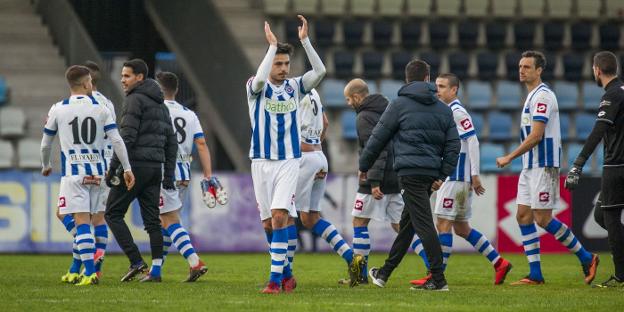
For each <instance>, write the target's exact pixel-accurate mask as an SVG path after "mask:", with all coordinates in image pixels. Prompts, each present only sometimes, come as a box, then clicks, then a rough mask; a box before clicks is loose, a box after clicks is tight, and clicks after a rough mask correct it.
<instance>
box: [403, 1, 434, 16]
mask: <svg viewBox="0 0 624 312" xmlns="http://www.w3.org/2000/svg"><path fill="white" fill-rule="evenodd" d="M432 2H433V0H407V14H408V15H411V16H429V15H431V4H432Z"/></svg>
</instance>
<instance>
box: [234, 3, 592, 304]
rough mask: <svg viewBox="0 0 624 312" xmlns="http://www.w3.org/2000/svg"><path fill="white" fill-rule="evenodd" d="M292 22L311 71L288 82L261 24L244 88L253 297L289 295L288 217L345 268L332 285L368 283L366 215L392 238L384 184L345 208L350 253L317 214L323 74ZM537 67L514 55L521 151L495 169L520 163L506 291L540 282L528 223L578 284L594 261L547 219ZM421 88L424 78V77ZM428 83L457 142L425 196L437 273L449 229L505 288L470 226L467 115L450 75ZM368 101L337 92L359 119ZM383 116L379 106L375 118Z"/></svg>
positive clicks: (502, 273)
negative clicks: (260, 45)
mask: <svg viewBox="0 0 624 312" xmlns="http://www.w3.org/2000/svg"><path fill="white" fill-rule="evenodd" d="M298 18H299V19H300V21H301V26H299V28H298V34H299V39H300V40H301V44H302V46H303V48H304V50H305V53H306V55H307V57H308V60H309V62H310V64H311V65H312V69H311V70H310V71H308V72H306V73H305V74H304V75H303V76H299V77H295V78H289V77H288V74H289V70H290V68H289V65H290V54H291V53H292V47H291V46H290V45H287V44H282V43H278V40H277V38H276V37H275V35H274V34H273V33H272V32H271V29H270V26H269V24H268V23H267V22H265V25H264V30H265V36H266V39H267V41H268V43H269V48H268V50H267V53H266V56H265V57H264V59H263V60H262V63H261V64H260V66H259V68H258V71H257V72H256V74H255V75H254V76H252V77H251V78H250V79H249V80H248V82H247V85H246V91H247V98H248V106H249V118H250V122H251V128H252V139H251V148H250V152H249V157H250V158H251V160H252V165H251V166H252V167H251V168H252V178H253V183H254V191H255V195H256V199H257V202H258V209H259V211H260V218H261V220H262V223H263V226H264V229H265V232H266V237H267V241H268V243H269V246H270V248H269V251H270V256H271V271H270V278H269V282H268V284H267V286H266V288H264V289H263V290H262V293H266V294H279V293H280V292H291V291H293V290H294V289H295V287H296V280H295V277H294V274H293V261H294V253H295V249H296V244H297V230H296V227H295V225H294V218H296V217H297V216H299V218H301V221H302V223H303V225H304V226H305V227H306V228H309V229H311V230H312V231H313V233H315V234H316V235H318V236H320V237H322V238H323V239H325V240H326V241H327V243H329V244H330V246H331V247H332V248H333V249H334V251H335V252H336V253H337V254H339V255H340V256H341V257H342V258H343V259H344V260H345V261H346V263H347V265H348V273H349V279H346V280H341V281H342V282H346V283H348V284H349V285H350V286H351V287H353V286H357V285H360V284H367V283H368V277H369V274H367V272H366V271H367V269H366V267H367V260H368V254H369V252H370V248H371V247H370V236H369V233H368V228H367V224H368V221H369V220H370V219H371V218H373V219H379V220H382V221H390V223H391V224H392V226H393V228H394V229H395V231H398V220H399V218H400V214H401V210H402V208H403V200H402V198H401V194H400V192H399V191H397V192H396V194H384V193H383V192H382V191H381V188H383V187H384V185H380V183H381V184H383V182H381V181H383V180H384V179H383V178H381V179H379V177H376V178H374V179H375V181H368V184H369V191H368V192H367V193H368V194H366V193H360V192H359V191H358V194H357V196H356V199H355V202H354V208H353V212H352V215H353V216H354V220H353V226H354V228H353V232H354V237H353V245H352V246H353V248H351V247H350V246H349V245H348V244H347V243H346V242H345V240H344V239H343V237H342V236H341V235H340V233H339V232H338V231H337V229H336V228H335V227H334V226H333V225H332V224H331V223H330V222H329V221H327V220H325V219H323V218H322V217H321V216H320V213H319V212H320V208H321V207H320V204H319V202H320V199H321V197H322V195H323V192H324V189H325V177H326V175H327V159H326V158H325V156H324V155H323V153H322V150H321V142H322V141H323V140H324V138H325V134H326V127H327V118H326V117H325V116H324V114H323V109H322V105H321V100H320V98H319V96H318V93H317V92H316V91H315V90H314V88H315V87H316V86H317V85H318V84H319V82H320V81H321V79H322V78H323V76H324V75H325V67H324V65H323V63H322V61H321V59H320V58H319V56H318V54H317V53H316V52H315V50H314V49H313V48H312V45H311V43H310V40H309V38H308V28H307V22H306V19H305V18H304V17H303V16H301V15H299V16H298ZM545 66H546V59H545V57H544V55H543V54H542V53H540V52H537V51H526V52H525V53H523V54H522V58H521V59H520V61H519V79H520V82H521V83H522V84H524V85H525V87H526V88H527V91H528V93H529V94H528V96H527V98H526V100H525V103H524V105H523V108H522V116H521V131H520V133H521V144H520V146H519V147H518V148H517V149H516V150H514V151H513V152H511V153H510V154H508V155H505V156H502V157H499V158H497V165H498V166H499V167H500V168H503V167H505V166H507V165H509V164H510V163H511V161H512V160H513V159H515V158H517V157H522V161H523V170H522V172H521V174H520V180H519V183H518V196H517V205H518V212H517V220H518V223H519V226H520V230H521V232H522V237H523V246H524V250H525V254H526V256H527V259H528V262H529V268H530V273H529V274H528V275H527V276H526V277H524V278H522V279H520V280H519V281H516V282H514V283H512V285H539V284H543V283H544V281H545V280H544V277H543V275H542V272H541V265H540V242H539V237H538V233H537V227H536V225H535V223H537V225H539V226H540V227H541V228H543V229H544V230H545V231H546V232H548V233H550V234H552V235H554V236H555V238H556V239H557V240H558V241H559V242H561V244H562V245H564V246H565V247H567V248H568V249H569V250H570V252H572V253H574V254H575V255H576V256H577V257H578V259H579V261H580V263H581V266H582V271H583V275H584V283H586V284H591V282H592V281H593V279H594V278H595V276H596V270H597V267H598V264H599V258H598V255H596V254H592V253H589V252H588V251H586V250H585V249H584V248H583V246H582V245H581V243H580V242H579V241H578V239H577V238H576V237H575V236H574V234H573V233H572V231H571V230H570V229H569V228H568V227H567V226H566V225H565V224H563V223H562V222H560V221H559V220H557V219H556V218H554V217H553V209H556V208H558V207H559V201H560V193H559V168H560V157H561V134H560V125H559V109H558V105H557V99H556V97H555V94H554V92H553V91H552V90H551V89H550V88H549V87H548V86H547V85H546V84H544V83H543V82H542V80H541V73H542V71H543V70H544V68H545ZM425 81H429V77H428V74H427V77H426V78H425ZM435 85H436V87H437V96H438V98H439V100H440V101H442V102H443V103H444V104H446V105H447V106H448V107H449V109H450V110H452V114H453V118H454V121H455V123H456V126H457V131H458V134H459V137H460V139H461V150H460V153H459V160H458V163H457V165H456V170H455V173H453V174H452V175H451V176H449V177H448V178H446V180H445V181H444V183H443V184H442V185H432V189H434V190H437V197H436V205H435V211H434V213H435V215H436V216H437V224H436V227H437V230H438V233H439V235H438V237H439V241H440V244H441V247H442V251H443V263H444V268H445V267H446V264H447V261H448V258H449V256H450V255H451V250H452V238H453V235H452V231H454V232H455V233H456V234H457V235H459V236H461V237H462V238H464V239H466V240H467V241H468V242H469V243H470V244H471V245H472V246H473V247H474V248H475V249H476V250H478V251H479V252H480V253H481V254H483V255H484V256H485V257H486V258H487V259H488V260H489V261H490V262H491V263H492V265H493V267H494V270H495V279H494V284H496V285H499V284H502V283H503V282H504V280H505V278H506V276H507V274H508V273H509V272H510V271H511V268H512V265H511V263H510V262H509V261H507V260H505V259H504V258H502V257H501V256H500V255H499V253H498V252H497V251H496V249H495V248H494V246H493V245H492V244H491V243H490V242H489V241H488V239H487V238H486V237H485V236H484V235H483V234H482V233H480V232H479V231H477V230H476V229H474V228H472V227H471V226H470V223H469V219H470V216H471V210H472V194H473V192H474V193H476V194H477V195H482V194H484V192H485V188H484V187H483V186H482V184H481V181H480V178H479V159H480V156H479V141H478V139H477V136H476V131H475V128H474V125H473V122H472V119H471V117H470V115H469V114H468V112H467V110H466V109H465V108H464V107H463V106H462V104H461V102H460V101H459V99H458V97H457V94H458V90H459V86H460V81H459V79H458V78H457V76H455V75H453V74H451V73H448V74H442V75H440V76H439V77H437V79H435ZM367 97H369V98H368V100H370V96H369V95H368V88H367V86H366V83H365V82H364V81H362V80H361V79H354V80H352V81H351V82H349V84H347V86H346V87H345V98H346V100H347V103H348V104H349V106H351V107H353V108H355V109H356V110H358V113H361V112H360V111H359V107H360V105H361V103H362V102H365V101H366V100H367V99H366V98H367ZM386 102H387V100H386ZM386 105H387V104H386ZM390 105H392V104H390ZM382 112H383V109H382V111H381V112H378V113H377V114H378V115H380V114H381V113H382ZM359 118H360V116H358V129H357V130H358V136H359V138H360V140H364V141H365V140H367V136H369V135H370V129H368V130H363V129H362V128H361V127H360V120H359ZM367 118H368V117H367ZM376 118H377V119H376V120H375V119H374V118H373V119H372V120H371V119H370V118H368V119H367V121H364V123H365V122H369V123H370V122H373V123H377V121H378V120H379V116H377V117H376ZM362 131H368V134H367V135H364V136H362V133H360V132H362ZM360 145H361V146H364V145H366V142H360ZM383 155H384V157H387V155H386V154H383ZM380 158H381V156H380ZM385 161H388V162H391V161H392V159H391V157H389V158H388V159H387V160H386V159H384V163H385ZM382 171H383V170H382ZM369 179H371V178H369ZM364 182H365V183H366V181H364ZM371 182H372V183H371ZM434 184H435V183H434ZM297 212H298V213H299V214H298V215H297ZM412 248H413V249H414V251H415V252H416V253H418V254H419V255H420V256H421V257H422V258H423V261H424V263H425V265H426V266H427V267H428V257H427V255H426V253H425V251H424V249H423V247H422V244H421V243H420V240H419V239H418V237H415V238H414V241H413V244H412ZM373 270H375V269H374V268H373V269H371V272H373ZM369 273H370V272H369ZM370 278H371V279H372V282H373V283H374V284H375V285H377V286H379V287H383V286H384V285H385V282H386V281H385V280H384V281H381V280H378V279H377V278H376V276H375V274H373V273H371V274H370ZM429 279H431V274H428V275H427V276H426V277H424V278H422V279H417V280H412V281H410V283H411V284H413V285H415V286H413V287H412V288H413V289H428V288H427V287H422V285H423V284H425V283H426V282H427V281H428V280H429ZM442 290H448V288H445V289H442Z"/></svg>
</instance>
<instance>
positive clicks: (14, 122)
mask: <svg viewBox="0 0 624 312" xmlns="http://www.w3.org/2000/svg"><path fill="white" fill-rule="evenodd" d="M25 130H26V115H25V114H24V111H23V110H22V109H21V108H18V107H15V106H7V107H4V108H2V109H0V137H2V138H5V139H16V138H20V137H22V136H23V135H24V134H25Z"/></svg>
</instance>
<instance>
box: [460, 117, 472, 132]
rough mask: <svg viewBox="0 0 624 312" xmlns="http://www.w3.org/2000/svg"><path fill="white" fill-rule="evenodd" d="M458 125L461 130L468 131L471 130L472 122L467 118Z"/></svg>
mask: <svg viewBox="0 0 624 312" xmlns="http://www.w3.org/2000/svg"><path fill="white" fill-rule="evenodd" d="M460 124H461V126H462V128H464V130H468V129H470V128H472V122H470V119H468V118H466V119H464V120H462V121H460Z"/></svg>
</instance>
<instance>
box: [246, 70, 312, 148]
mask: <svg viewBox="0 0 624 312" xmlns="http://www.w3.org/2000/svg"><path fill="white" fill-rule="evenodd" d="M252 80H253V77H251V78H250V79H249V81H248V82H247V87H246V89H247V101H248V104H249V119H250V121H251V131H252V135H251V148H250V149H249V158H251V159H271V160H284V159H292V158H299V157H301V146H300V143H299V139H300V138H299V132H300V128H299V124H298V122H297V109H298V107H299V102H300V101H301V99H302V97H303V96H305V94H306V91H305V90H304V89H303V84H302V77H296V78H290V79H286V80H284V83H283V84H282V85H280V86H276V85H274V84H272V83H271V82H270V81H269V80H267V81H266V83H265V85H264V88H263V89H262V91H260V92H258V93H254V92H253V90H252V89H251V83H252Z"/></svg>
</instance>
